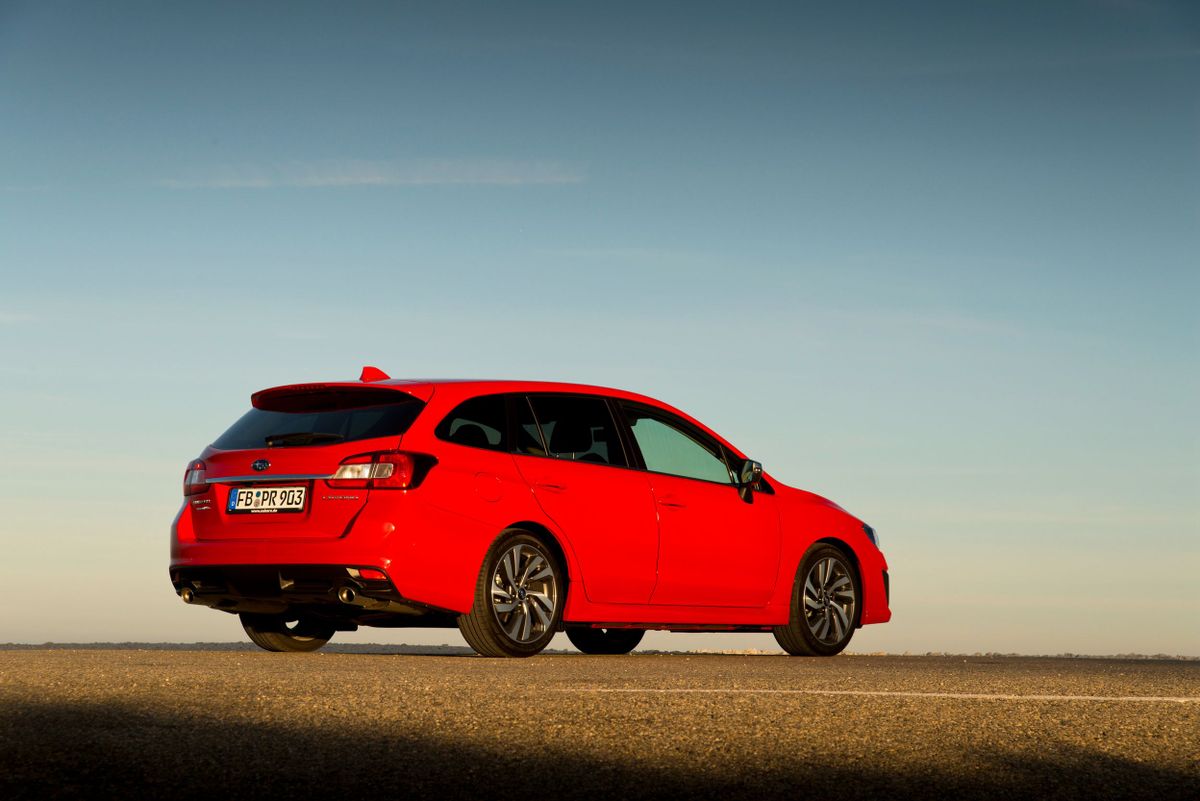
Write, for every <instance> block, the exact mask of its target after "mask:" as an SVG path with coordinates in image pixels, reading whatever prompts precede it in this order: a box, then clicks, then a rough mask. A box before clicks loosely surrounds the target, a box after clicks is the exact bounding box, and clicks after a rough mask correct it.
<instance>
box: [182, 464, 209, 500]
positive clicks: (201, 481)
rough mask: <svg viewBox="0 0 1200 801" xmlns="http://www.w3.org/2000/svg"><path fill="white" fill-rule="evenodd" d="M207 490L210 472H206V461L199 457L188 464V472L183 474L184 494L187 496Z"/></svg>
mask: <svg viewBox="0 0 1200 801" xmlns="http://www.w3.org/2000/svg"><path fill="white" fill-rule="evenodd" d="M207 491H208V474H207V473H206V472H205V466H204V462H202V461H200V460H199V459H197V460H196V461H194V462H192V463H191V464H189V465H188V467H187V472H186V473H184V474H183V495H184V497H185V498H186V497H187V496H188V495H199V494H200V493H202V492H207Z"/></svg>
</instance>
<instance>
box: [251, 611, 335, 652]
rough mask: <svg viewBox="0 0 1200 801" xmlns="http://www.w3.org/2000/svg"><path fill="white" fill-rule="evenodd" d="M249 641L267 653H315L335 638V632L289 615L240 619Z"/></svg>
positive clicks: (321, 625)
mask: <svg viewBox="0 0 1200 801" xmlns="http://www.w3.org/2000/svg"><path fill="white" fill-rule="evenodd" d="M240 617H241V619H242V628H243V629H245V630H246V634H247V635H248V636H249V637H250V641H251V642H253V643H254V644H255V645H257V646H258V647H259V648H262V649H263V650H266V651H276V652H281V651H301V652H302V651H315V650H317V649H318V648H320V647H321V646H323V645H324V644H325V643H327V642H329V640H330V638H332V637H333V632H334V628H333V626H330V625H329V624H327V623H322V622H321V621H319V620H312V619H306V618H296V617H295V616H289V615H254V614H250V613H248V612H243V613H242V614H241V615H240Z"/></svg>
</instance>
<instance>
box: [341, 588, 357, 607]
mask: <svg viewBox="0 0 1200 801" xmlns="http://www.w3.org/2000/svg"><path fill="white" fill-rule="evenodd" d="M337 597H338V600H339V601H341V602H342V603H344V604H352V603H354V598H355V593H354V590H352V589H351V588H349V587H342V588H341V589H340V590H338V592H337Z"/></svg>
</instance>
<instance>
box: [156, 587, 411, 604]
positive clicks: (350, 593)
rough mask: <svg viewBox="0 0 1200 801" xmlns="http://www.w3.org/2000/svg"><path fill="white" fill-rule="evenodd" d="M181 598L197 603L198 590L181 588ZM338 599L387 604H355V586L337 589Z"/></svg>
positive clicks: (352, 602)
mask: <svg viewBox="0 0 1200 801" xmlns="http://www.w3.org/2000/svg"><path fill="white" fill-rule="evenodd" d="M179 598H180V600H182V601H183V602H184V603H185V604H194V603H197V599H196V592H195V590H193V589H192V588H191V587H184V588H183V589H182V590H180V591H179ZM337 599H338V600H339V601H341V602H342V603H344V604H353V605H355V606H363V607H373V606H377V605H379V604H383V605H385V606H386V605H387V602H386V601H382V602H381V601H376V600H375V599H369V600H368V599H364V600H362V601H358V603H357V604H355V603H354V602H355V601H356V600H358V593H357V592H355V591H354V588H353V587H339V588H338V591H337Z"/></svg>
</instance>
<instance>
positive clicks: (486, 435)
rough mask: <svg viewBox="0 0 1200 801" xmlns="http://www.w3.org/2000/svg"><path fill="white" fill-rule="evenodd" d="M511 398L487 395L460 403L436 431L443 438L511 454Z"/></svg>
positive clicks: (459, 443) (469, 445) (473, 446)
mask: <svg viewBox="0 0 1200 801" xmlns="http://www.w3.org/2000/svg"><path fill="white" fill-rule="evenodd" d="M507 406H508V399H507V398H506V397H505V396H504V395H484V396H482V397H479V398H471V399H470V400H469V401H465V402H463V403H460V404H459V405H458V406H457V407H455V409H454V411H452V412H450V414H448V415H446V417H445V419H444V420H442V422H441V423H439V424H438V427H437V430H436V431H435V432H434V433H436V434H437V436H438V438H439V439H444V440H446V441H447V442H453V443H455V444H457V445H466V446H468V447H471V448H487V449H488V450H493V451H507V450H509V444H508V411H507Z"/></svg>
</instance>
